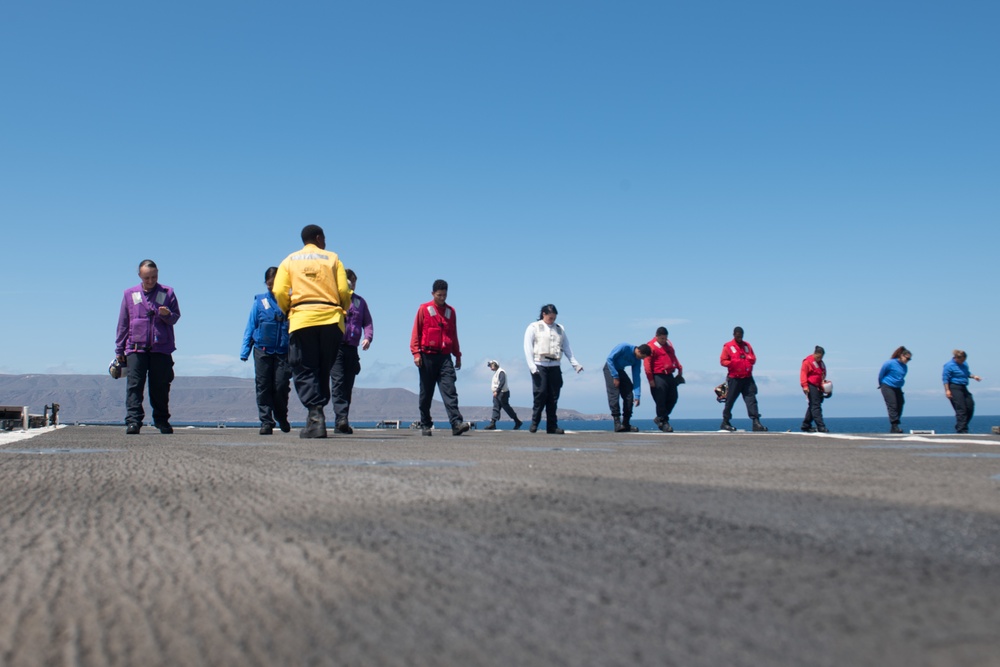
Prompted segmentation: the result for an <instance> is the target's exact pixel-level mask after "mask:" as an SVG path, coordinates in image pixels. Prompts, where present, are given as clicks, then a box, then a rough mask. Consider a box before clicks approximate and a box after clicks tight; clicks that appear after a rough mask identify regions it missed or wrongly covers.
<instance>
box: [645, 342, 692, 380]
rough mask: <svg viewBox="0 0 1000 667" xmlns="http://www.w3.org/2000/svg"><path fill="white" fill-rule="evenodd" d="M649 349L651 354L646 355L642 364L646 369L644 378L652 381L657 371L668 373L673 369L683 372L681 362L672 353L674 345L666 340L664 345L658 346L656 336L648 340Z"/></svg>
mask: <svg viewBox="0 0 1000 667" xmlns="http://www.w3.org/2000/svg"><path fill="white" fill-rule="evenodd" d="M649 349H650V350H652V351H653V353H652V354H651V355H649V356H648V357H646V358H645V359H644V360H643V362H642V364H643V367H644V368H645V370H646V379H647V380H649V381H650V382H652V381H653V376H654V375H657V374H659V373H663V374H665V375H670V374H671V373H673V372H674V371H675V370H678V371H680V372H681V373H683V372H684V369H683V368H682V367H681V362H679V361H677V355H676V354H675V353H674V346H673V345H672V344H671V343H670V341H669V340H668V341H667V344H666V345H665V346H664V347H660V344H659V343H658V342H657V340H656V338H653V340H651V341H649Z"/></svg>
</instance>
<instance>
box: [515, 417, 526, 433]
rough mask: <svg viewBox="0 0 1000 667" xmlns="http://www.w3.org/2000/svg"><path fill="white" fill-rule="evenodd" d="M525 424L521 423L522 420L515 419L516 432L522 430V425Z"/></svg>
mask: <svg viewBox="0 0 1000 667" xmlns="http://www.w3.org/2000/svg"><path fill="white" fill-rule="evenodd" d="M523 423H524V422H523V421H521V420H520V419H517V418H515V419H514V430H515V431H519V430H520V429H521V424H523Z"/></svg>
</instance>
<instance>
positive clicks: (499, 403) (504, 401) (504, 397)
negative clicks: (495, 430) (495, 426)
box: [490, 391, 521, 421]
mask: <svg viewBox="0 0 1000 667" xmlns="http://www.w3.org/2000/svg"><path fill="white" fill-rule="evenodd" d="M500 408H503V410H504V412H506V413H507V415H508V416H509V417H510V418H511V419H513V420H514V421H521V420H520V419H518V418H517V414H515V413H514V408H512V407H510V392H509V391H499V392H497V395H496V396H494V397H493V415H492V416H491V417H490V419H492V420H493V421H500Z"/></svg>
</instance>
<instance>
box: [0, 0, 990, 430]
mask: <svg viewBox="0 0 1000 667" xmlns="http://www.w3.org/2000/svg"><path fill="white" fill-rule="evenodd" d="M997 25H1000V5H998V4H996V3H993V2H971V1H970V2H958V3H950V4H942V3H938V2H919V1H917V2H913V1H908V2H901V1H900V2H896V1H887V2H874V3H873V2H851V1H847V2H838V3H803V2H792V1H788V2H757V3H748V2H735V1H733V2H701V3H688V2H686V3H679V2H667V1H660V2H586V1H583V2H520V1H517V0H514V1H507V2H503V3H498V2H493V3H479V2H429V3H410V2H364V3H361V2H350V3H348V2H333V1H330V2H286V3H263V2H246V1H241V2H200V3H193V2H176V3H134V2H129V3H125V2H110V3H109V2H98V3H71V2H44V1H42V2H34V3H4V4H3V5H2V6H0V57H2V59H3V63H4V67H3V68H2V70H0V86H2V90H3V94H2V101H0V128H2V129H0V223H2V228H3V242H2V243H3V248H4V252H3V259H2V262H0V279H2V282H0V295H2V303H3V304H4V307H5V316H4V318H3V319H4V326H2V327H0V349H2V350H3V351H4V352H3V353H2V356H0V373H103V372H104V371H105V369H106V367H107V364H108V362H109V361H110V359H111V357H112V354H113V344H114V328H115V320H116V317H117V312H118V306H119V303H120V300H121V293H122V290H123V289H125V288H126V287H128V286H131V285H134V284H137V283H138V279H137V277H136V267H137V265H138V262H139V260H141V259H144V258H146V257H149V258H152V259H154V260H155V261H156V262H157V264H158V265H159V267H160V279H161V282H163V283H164V284H167V285H170V286H172V287H174V289H175V290H176V292H177V295H178V299H179V301H180V306H181V311H182V317H181V320H180V322H179V323H178V325H177V339H178V348H179V349H178V351H177V352H176V353H175V362H176V371H177V373H178V374H180V375H236V376H244V377H250V376H252V368H251V367H250V366H248V365H246V364H243V363H241V362H240V361H239V359H238V353H239V345H240V339H241V335H242V332H243V327H244V324H245V321H246V317H247V314H248V312H249V308H250V303H251V299H252V297H253V295H254V294H255V293H257V292H259V291H261V289H262V277H263V272H264V269H265V268H266V267H267V266H269V265H272V264H277V263H278V262H280V260H281V259H282V258H284V257H285V256H286V255H287V254H288V253H290V252H291V251H293V250H295V249H297V248H298V247H300V246H301V243H300V241H299V231H300V230H301V228H302V227H303V226H304V225H306V224H311V223H315V224H319V225H322V226H323V227H324V228H325V230H326V232H327V239H328V246H329V247H330V248H331V249H333V250H335V251H336V252H338V253H339V254H340V255H341V257H342V259H343V260H344V263H345V264H346V266H348V267H350V268H353V269H354V270H355V271H357V273H358V275H359V282H358V293H359V294H361V295H363V296H364V297H365V298H366V299H367V300H368V302H369V304H370V306H371V309H372V312H373V315H374V318H375V327H376V330H375V342H374V344H373V346H372V348H371V349H370V350H369V351H368V352H367V353H363V354H362V365H363V371H362V375H361V376H360V377H359V381H358V384H359V386H363V387H405V388H408V389H411V390H414V391H415V390H416V385H417V378H416V371H415V369H414V368H413V365H412V362H411V360H410V356H409V353H408V338H409V333H410V328H411V326H412V321H413V315H414V313H415V310H416V307H417V305H418V304H419V303H421V302H423V301H425V300H427V299H429V292H430V287H431V283H432V282H433V281H434V279H436V278H439V277H440V278H445V279H446V280H448V281H449V283H450V285H451V290H450V295H449V302H450V303H451V304H452V305H453V306H454V307H455V308H456V309H457V312H458V317H459V320H458V321H459V333H460V338H461V341H462V347H463V350H464V352H465V357H464V361H465V366H464V367H463V369H462V370H461V371H460V373H459V396H460V399H461V402H462V403H464V404H469V405H471V404H484V403H487V402H488V401H489V384H488V378H489V370H488V369H487V368H486V367H485V365H484V364H485V361H486V360H487V359H489V358H497V359H499V360H500V361H501V362H502V364H503V365H504V366H505V367H506V368H507V369H508V371H509V373H510V376H511V385H512V391H513V398H512V402H513V403H514V404H515V405H525V404H528V403H529V402H530V389H529V386H530V381H529V378H528V373H527V370H526V367H525V363H524V360H523V354H522V351H521V344H522V337H523V332H524V329H525V327H526V326H527V325H528V323H530V322H531V321H533V320H534V319H536V318H537V316H538V310H539V307H540V306H541V305H542V304H545V303H549V302H551V303H555V304H556V306H557V307H558V308H559V312H560V315H559V321H560V322H561V323H562V324H564V325H565V327H566V330H567V332H568V334H569V337H570V341H571V343H572V345H573V349H574V352H575V353H576V356H577V358H578V359H579V360H580V361H581V363H582V364H583V365H584V367H585V368H586V371H585V372H584V373H583V374H582V375H578V376H576V375H572V374H571V373H570V372H567V373H566V386H565V388H564V392H563V398H562V400H561V401H560V405H561V406H563V407H568V408H575V409H578V410H581V411H584V412H605V411H606V410H607V405H606V401H605V398H604V388H603V378H602V376H601V372H600V367H601V365H602V363H603V360H604V358H605V356H606V355H607V353H608V352H609V351H610V350H611V348H612V347H613V346H614V345H616V344H617V343H619V342H623V341H630V342H634V343H639V342H645V341H647V340H649V339H650V338H651V337H652V334H653V331H654V330H655V328H656V327H657V326H659V325H661V324H662V325H665V326H667V327H668V328H669V329H670V334H671V339H672V340H673V342H674V344H675V346H676V348H677V352H678V355H679V357H680V359H681V361H682V363H683V364H684V365H685V368H686V374H687V376H688V384H687V385H686V386H685V387H682V389H681V399H680V403H679V405H678V407H677V409H676V410H675V413H674V414H675V416H676V417H678V418H683V417H708V416H715V415H718V414H719V409H718V405H717V404H716V403H715V401H714V398H713V396H712V393H711V387H712V386H714V385H715V384H717V383H718V382H720V381H721V380H722V379H723V377H724V372H723V369H722V368H721V367H720V366H719V364H718V355H719V352H720V350H721V346H722V344H723V343H724V342H726V341H728V340H729V339H730V338H731V332H732V328H733V326H735V325H741V326H743V327H744V329H745V330H746V339H747V340H748V341H749V342H750V343H752V344H753V345H754V347H755V349H756V351H757V354H758V356H759V358H760V361H759V363H758V366H757V371H756V376H757V381H758V385H759V387H760V395H759V399H760V405H761V411H762V414H763V415H764V416H765V419H766V417H767V416H772V417H779V416H798V415H800V414H801V413H802V412H804V408H805V401H804V399H803V398H802V395H801V392H800V390H799V388H798V368H799V364H800V362H801V360H802V359H803V358H804V357H805V356H806V355H807V354H809V353H810V352H811V351H812V349H813V346H814V345H817V344H819V345H823V346H824V347H825V348H826V350H827V359H826V360H827V364H828V367H829V374H830V377H831V379H832V380H833V381H834V383H835V387H836V389H835V393H836V395H835V397H834V398H833V399H831V400H830V401H829V402H828V403H827V404H826V413H827V415H828V416H867V415H880V414H883V413H884V406H883V404H882V401H881V398H880V395H879V394H878V393H877V392H876V390H875V378H876V374H877V371H878V368H879V366H880V365H881V363H882V362H883V361H884V360H885V359H887V358H888V356H889V354H890V353H891V352H892V350H893V349H894V348H895V347H896V346H898V345H901V344H905V345H906V346H907V347H909V348H910V349H911V350H913V352H914V359H913V361H912V362H911V368H910V374H909V376H908V379H907V384H906V388H905V389H906V394H907V414H912V415H917V414H923V415H936V414H948V413H949V412H950V406H949V405H948V403H947V402H946V400H945V398H944V397H943V390H942V388H941V384H940V370H941V366H942V364H944V362H946V361H947V360H948V359H949V358H950V355H951V350H952V349H953V348H955V347H961V348H964V349H966V350H967V351H968V352H969V363H970V366H971V367H972V370H973V372H974V373H977V374H979V375H982V376H983V377H984V378H985V380H984V382H982V383H980V384H976V385H975V386H974V387H973V392H974V394H975V396H976V400H977V411H978V412H979V413H980V414H1000V360H998V359H997V356H996V355H993V354H992V353H991V352H990V350H991V349H992V345H991V344H990V343H989V342H988V341H989V340H990V337H991V335H993V334H994V333H995V332H996V331H997V330H998V328H1000V327H998V324H1000V321H998V320H1000V317H998V314H997V309H996V298H995V297H994V290H995V286H996V284H997V274H996V260H995V256H996V252H997V248H998V247H1000V243H998V241H1000V232H998V222H1000V129H998V127H1000V124H998V121H997V119H998V118H1000V93H998V86H997V85H996V72H997V68H998V65H1000V41H998V40H997V39H996V26H997ZM566 368H567V370H568V366H567V367H566ZM109 381H110V379H109ZM647 389H648V388H647ZM646 397H648V391H647V392H645V394H644V398H646ZM643 403H644V405H643V406H642V407H640V408H639V415H640V416H642V417H651V416H652V405H651V401H644V402H643ZM736 414H737V415H741V414H742V406H737V412H736Z"/></svg>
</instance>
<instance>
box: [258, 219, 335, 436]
mask: <svg viewBox="0 0 1000 667" xmlns="http://www.w3.org/2000/svg"><path fill="white" fill-rule="evenodd" d="M302 243H304V244H305V246H304V247H303V248H302V250H298V251H296V252H293V253H292V254H291V255H289V256H288V257H286V258H285V259H284V261H282V262H281V264H279V265H278V273H277V274H276V275H275V276H274V298H275V300H276V301H277V302H278V306H279V307H280V308H281V310H282V311H284V312H285V314H287V315H288V334H289V337H288V363H289V365H290V366H291V367H292V377H293V378H294V380H295V393H297V394H298V395H299V400H300V401H302V405H303V406H305V408H306V409H307V410H309V416H308V417H307V418H306V427H305V428H304V429H302V430H301V431H299V437H300V438H325V437H326V415H324V414H323V408H324V407H325V406H326V404H327V403H329V402H330V381H329V379H328V378H329V377H330V369H331V368H332V367H333V361H334V359H335V358H336V356H337V348H339V347H340V341H341V339H343V337H344V321H345V318H346V314H347V309H348V308H350V305H351V288H350V285H349V284H348V282H347V274H346V272H345V270H344V265H343V264H342V263H341V262H340V258H339V257H337V253H335V252H332V251H330V250H327V249H326V237H325V236H324V234H323V228H322V227H320V226H319V225H306V226H305V227H303V228H302Z"/></svg>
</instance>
